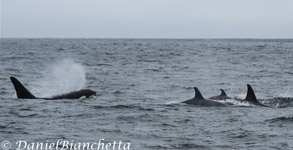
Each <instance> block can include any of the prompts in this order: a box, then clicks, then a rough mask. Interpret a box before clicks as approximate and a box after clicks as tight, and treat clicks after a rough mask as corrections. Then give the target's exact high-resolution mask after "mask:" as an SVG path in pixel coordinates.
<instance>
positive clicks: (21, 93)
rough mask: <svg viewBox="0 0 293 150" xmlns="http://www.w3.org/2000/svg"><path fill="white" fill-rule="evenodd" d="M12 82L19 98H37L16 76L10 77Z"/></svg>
mask: <svg viewBox="0 0 293 150" xmlns="http://www.w3.org/2000/svg"><path fill="white" fill-rule="evenodd" d="M10 80H11V82H12V83H13V86H14V88H15V91H16V95H17V98H23V99H35V98H36V97H35V96H34V95H33V94H31V92H29V91H28V90H27V89H26V88H25V87H24V86H23V85H22V84H21V83H20V82H19V81H18V80H17V79H16V78H14V77H10Z"/></svg>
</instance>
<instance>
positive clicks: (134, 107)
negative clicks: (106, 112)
mask: <svg viewBox="0 0 293 150" xmlns="http://www.w3.org/2000/svg"><path fill="white" fill-rule="evenodd" d="M92 107H93V108H94V109H138V110H142V111H154V109H151V108H144V107H141V106H134V105H113V106H92Z"/></svg>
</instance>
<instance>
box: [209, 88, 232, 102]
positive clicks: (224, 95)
mask: <svg viewBox="0 0 293 150" xmlns="http://www.w3.org/2000/svg"><path fill="white" fill-rule="evenodd" d="M220 90H221V94H220V95H218V96H213V97H210V98H209V99H211V100H226V99H232V98H231V97H229V96H227V94H226V92H225V91H224V90H223V89H220Z"/></svg>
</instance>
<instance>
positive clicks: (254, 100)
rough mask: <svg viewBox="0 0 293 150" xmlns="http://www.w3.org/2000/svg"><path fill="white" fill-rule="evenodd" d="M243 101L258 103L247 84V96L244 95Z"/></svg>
mask: <svg viewBox="0 0 293 150" xmlns="http://www.w3.org/2000/svg"><path fill="white" fill-rule="evenodd" d="M244 100H246V101H248V102H251V103H259V102H258V101H257V99H256V96H255V94H254V91H253V89H252V87H251V86H250V85H249V84H247V94H246V98H245V99H244Z"/></svg>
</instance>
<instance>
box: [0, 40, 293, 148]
mask: <svg viewBox="0 0 293 150" xmlns="http://www.w3.org/2000/svg"><path fill="white" fill-rule="evenodd" d="M0 42H1V56H0V64H1V65H0V70H1V72H0V83H1V86H0V89H1V90H0V101H1V103H0V142H2V143H1V144H2V145H1V146H7V145H5V144H3V141H6V142H7V141H9V142H10V143H11V146H12V148H14V149H15V148H17V144H16V142H17V141H20V140H24V141H26V142H27V143H34V142H36V143H37V142H39V143H50V142H56V141H57V140H63V141H69V142H71V143H79V142H80V143H82V142H98V141H99V140H101V139H104V140H103V142H104V143H105V144H106V143H111V142H112V143H113V141H116V142H119V141H120V142H122V143H124V144H125V143H130V149H132V150H151V149H156V150H157V149H158V150H162V149H176V150H177V149H192V150H194V149H205V150H206V149H210V150H215V149H219V150H220V149H228V150H229V149H231V150H234V149H256V150H262V149H263V150H268V149H280V150H287V149H288V150H290V149H293V141H292V139H293V130H292V127H293V98H292V97H293V86H292V85H293V40H292V39H287V40H286V39H283V40H277V39H276V40H262V39H186V40H184V39H180V40H176V39H172V40H171V39H3V38H2V39H1V41H0ZM10 76H14V77H16V78H18V79H19V80H20V81H21V82H22V83H23V84H24V85H25V86H26V87H27V88H28V89H29V90H30V91H31V92H32V93H33V94H34V95H35V96H39V97H44V96H52V95H57V94H62V93H66V92H70V91H74V90H79V89H81V88H90V89H92V90H94V91H96V92H97V96H96V98H92V99H86V100H57V101H48V100H43V99H35V100H23V99H17V98H16V94H15V90H14V88H13V85H12V83H11V82H10V80H9V77H10ZM247 84H251V86H252V87H253V88H254V91H255V93H256V96H257V98H258V99H260V101H261V102H262V103H264V104H267V105H270V106H271V108H264V107H247V106H242V105H240V106H238V105H236V106H235V105H234V106H229V107H225V108H218V107H199V106H190V105H186V104H182V103H180V102H182V101H184V100H187V99H190V98H192V97H193V96H194V91H193V87H198V88H199V90H200V91H201V92H202V94H203V96H204V97H206V98H208V97H210V96H215V95H219V94H220V90H219V89H220V88H222V89H224V90H225V91H226V93H227V94H228V95H229V96H230V97H235V98H241V99H243V98H244V97H245V95H246V90H247V87H246V85H247ZM59 147H62V144H61V145H59ZM2 148H3V147H2ZM4 148H5V147H4ZM6 148H7V147H6ZM24 149H25V148H24ZM26 149H27V147H26ZM104 149H106V148H105V147H104ZM112 149H113V148H112ZM116 149H117V147H116Z"/></svg>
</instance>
